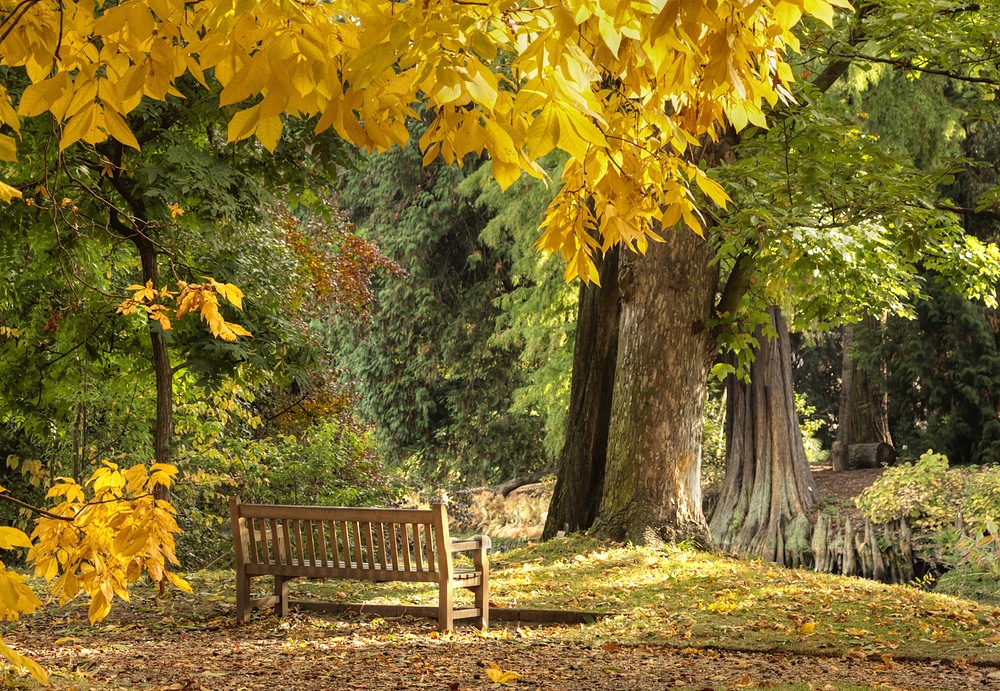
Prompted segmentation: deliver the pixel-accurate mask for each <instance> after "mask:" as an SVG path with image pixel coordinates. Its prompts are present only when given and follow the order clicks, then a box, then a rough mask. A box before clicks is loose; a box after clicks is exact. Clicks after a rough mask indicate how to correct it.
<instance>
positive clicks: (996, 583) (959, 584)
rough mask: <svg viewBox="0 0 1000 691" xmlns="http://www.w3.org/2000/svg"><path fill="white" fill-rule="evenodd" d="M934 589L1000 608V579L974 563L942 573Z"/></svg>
mask: <svg viewBox="0 0 1000 691" xmlns="http://www.w3.org/2000/svg"><path fill="white" fill-rule="evenodd" d="M934 591H935V592H938V593H946V594H948V595H953V596H955V597H961V598H966V599H968V600H975V601H976V602H980V603H982V604H985V605H991V606H993V607H997V608H1000V580H998V579H997V578H995V577H994V576H993V575H992V574H990V572H989V571H986V570H984V569H982V568H979V567H977V566H974V565H972V564H966V565H963V566H960V567H959V568H957V569H955V570H953V571H948V572H947V573H944V574H942V575H941V576H940V577H939V578H938V581H937V583H936V584H935V585H934Z"/></svg>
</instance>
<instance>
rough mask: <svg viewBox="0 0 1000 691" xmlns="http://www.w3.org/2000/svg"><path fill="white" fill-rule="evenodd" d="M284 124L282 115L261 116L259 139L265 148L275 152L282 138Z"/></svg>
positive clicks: (258, 129) (257, 131)
mask: <svg viewBox="0 0 1000 691" xmlns="http://www.w3.org/2000/svg"><path fill="white" fill-rule="evenodd" d="M283 128H284V125H283V124H282V122H281V116H279V115H274V116H271V117H269V118H261V120H260V122H258V123H257V129H256V134H257V140H258V141H259V142H260V145H261V146H263V147H264V148H265V149H267V150H268V151H270V152H271V153H274V149H275V147H277V146H278V142H279V141H280V140H281V132H282V129H283Z"/></svg>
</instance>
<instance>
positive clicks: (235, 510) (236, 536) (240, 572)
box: [229, 497, 250, 624]
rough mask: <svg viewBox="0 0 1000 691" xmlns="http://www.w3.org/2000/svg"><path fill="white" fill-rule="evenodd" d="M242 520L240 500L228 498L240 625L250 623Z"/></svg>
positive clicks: (248, 583) (248, 588)
mask: <svg viewBox="0 0 1000 691" xmlns="http://www.w3.org/2000/svg"><path fill="white" fill-rule="evenodd" d="M245 520H246V519H244V518H243V517H242V516H240V498H239V497H230V498H229V521H230V523H231V524H232V529H233V551H234V552H235V556H236V619H237V621H239V622H240V623H244V624H245V623H246V622H248V621H250V576H248V575H247V554H246V549H247V547H248V545H247V544H246V541H245V540H243V533H245V532H246V527H245V525H244V521H245Z"/></svg>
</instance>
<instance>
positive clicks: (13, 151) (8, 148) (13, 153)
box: [0, 134, 17, 161]
mask: <svg viewBox="0 0 1000 691" xmlns="http://www.w3.org/2000/svg"><path fill="white" fill-rule="evenodd" d="M16 160H17V144H16V143H15V142H14V138H13V137H11V136H8V135H6V134H0V161H16Z"/></svg>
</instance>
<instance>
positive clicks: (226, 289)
mask: <svg viewBox="0 0 1000 691" xmlns="http://www.w3.org/2000/svg"><path fill="white" fill-rule="evenodd" d="M209 280H210V281H211V282H212V287H213V288H215V290H216V291H218V293H219V295H221V296H222V297H224V298H226V300H228V301H229V302H231V303H232V304H233V305H235V306H236V309H243V291H242V290H240V289H239V287H238V286H235V285H233V284H232V283H217V282H216V281H215V280H213V279H209Z"/></svg>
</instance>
